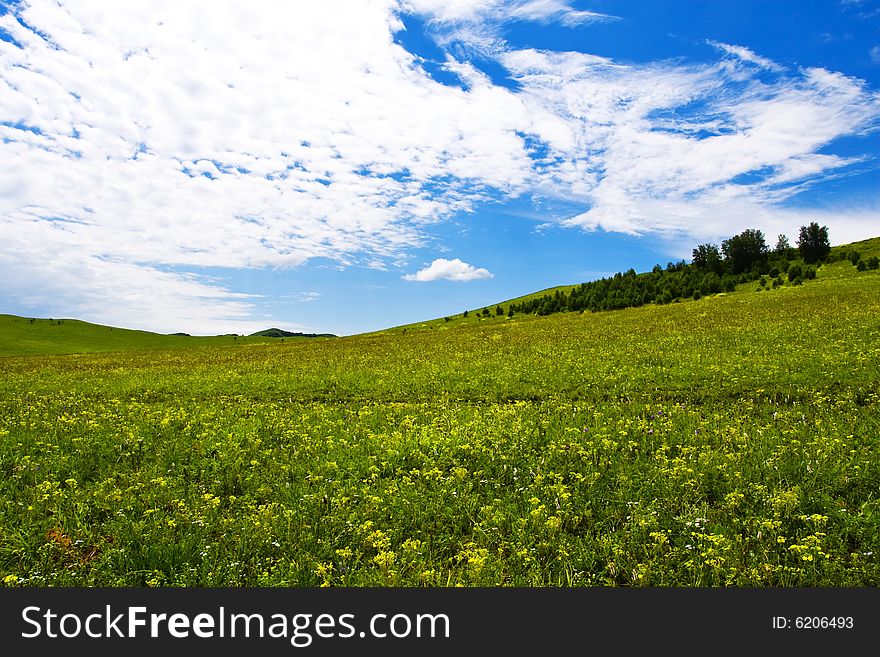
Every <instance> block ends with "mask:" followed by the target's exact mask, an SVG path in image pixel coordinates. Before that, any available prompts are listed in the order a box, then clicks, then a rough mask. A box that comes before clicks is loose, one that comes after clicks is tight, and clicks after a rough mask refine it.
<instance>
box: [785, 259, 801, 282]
mask: <svg viewBox="0 0 880 657" xmlns="http://www.w3.org/2000/svg"><path fill="white" fill-rule="evenodd" d="M802 273H803V271H802V270H801V266H800V265H799V264H797V263H795V264H793V265H792V266H791V267H789V268H788V280H790V281H791V282H792V283H793V282H794V281H795V279H797V278H800V277H801V274H802Z"/></svg>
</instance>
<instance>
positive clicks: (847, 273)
mask: <svg viewBox="0 0 880 657" xmlns="http://www.w3.org/2000/svg"><path fill="white" fill-rule="evenodd" d="M852 251H857V252H858V253H859V254H860V255H861V257H862V260H867V259H868V258H870V257H871V256H875V257H880V237H873V238H869V239H866V240H861V241H858V242H852V243H849V244H841V245H838V246H834V247H832V248H831V259H832V260H834V262H831V263H830V264H824V265H822V266H821V267H820V268H819V271H818V275H817V279H824V280H827V279H829V278H849V277H854V276H858V275H861V273H862V272H858V271H857V269H856V268H855V266H854V265H852V264H851V263H849V262H848V261H847V260H845V259H844V260H840V259H839V258H841V256H845V255H846V254H848V253H850V252H852ZM577 287H579V284H575V285H560V286H557V287H551V288H547V289H545V290H539V291H537V292H530V293H528V294H524V295H521V296H518V297H514V298H511V299H505V300H503V301H497V302H493V303H489V304H486V305H485V306H481V307H479V308H474V309H472V310H471V311H470V312H469V313H468V315H467V317H465V316H464V314H463V313H459V314H455V315H448V316H446V317H435V318H433V319H428V320H423V321H419V322H412V323H410V324H402V325H400V326H394V327H390V328H387V329H382V330H380V331H375V332H374V333H385V332H391V333H397V332H401V333H405V332H411V331H420V330H434V329H440V330H446V329H450V328H453V327H456V326H462V325H467V326H473V325H476V324H478V323H481V322H489V323H499V322H505V321H522V320H523V319H525V317H523V315H517V316H515V317H514V318H509V317H507V315H506V310H507V309H508V308H510V306H511V304H517V305H521V304H523V303H524V302H527V301H531V300H533V299H536V298H538V297H542V296H544V295H552V294H554V293H556V292H560V293H563V294H565V293H569V292H571V291H572V290H574V289H575V288H577ZM756 288H757V286H756V284H755V283H754V282H748V283H743V284H740V285H738V286H737V287H736V290H735V291H734V292H732V294H749V293H753V292H756V291H757V289H756ZM767 291H770V290H767ZM722 294H724V295H726V294H731V293H722ZM686 302H687V301H686ZM499 306H500V307H501V308H502V309H504V311H505V312H504V313H502V314H501V315H496V313H495V309H496V308H497V307H499ZM483 308H485V309H488V310H489V315H488V316H481V315H479V314H478V312H479V311H481V310H482V309H483Z"/></svg>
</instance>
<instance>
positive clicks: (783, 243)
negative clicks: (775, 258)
mask: <svg viewBox="0 0 880 657" xmlns="http://www.w3.org/2000/svg"><path fill="white" fill-rule="evenodd" d="M790 248H791V245H790V244H789V243H788V238H787V237H786V236H785V235H782V234H780V235H779V237H778V238H777V240H776V246H775V247H774V248H773V253H776V254H777V255H785V254H786V253H788V250H789V249H790Z"/></svg>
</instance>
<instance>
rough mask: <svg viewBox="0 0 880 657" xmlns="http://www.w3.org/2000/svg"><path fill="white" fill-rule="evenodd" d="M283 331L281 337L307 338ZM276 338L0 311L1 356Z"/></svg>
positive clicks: (212, 344)
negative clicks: (175, 330)
mask: <svg viewBox="0 0 880 657" xmlns="http://www.w3.org/2000/svg"><path fill="white" fill-rule="evenodd" d="M270 331H278V329H270ZM284 333H285V335H284V336H283V337H288V335H289V336H290V337H310V336H304V335H302V334H299V335H297V334H287V333H286V332H284ZM275 337H276V336H271V335H270V336H266V335H259V334H255V335H251V336H243V335H236V334H228V335H212V336H191V335H187V334H186V333H173V334H170V335H165V334H162V333H152V332H150V331H137V330H132V329H125V328H118V327H114V326H103V325H101V324H92V323H90V322H83V321H80V320H77V319H55V318H49V319H39V318H35V317H18V316H16V315H4V314H0V357H3V356H33V355H44V354H45V355H49V354H78V353H95V352H111V351H145V350H157V349H185V348H192V347H220V346H233V345H249V344H260V343H264V344H265V343H271V342H275Z"/></svg>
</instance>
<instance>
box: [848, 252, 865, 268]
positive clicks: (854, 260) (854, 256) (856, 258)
mask: <svg viewBox="0 0 880 657" xmlns="http://www.w3.org/2000/svg"><path fill="white" fill-rule="evenodd" d="M861 257H862V254H861V253H859V252H858V251H850V252H849V261H850V262H851V263H853V265H856V263H857V262H858V261H859V259H860V258H861Z"/></svg>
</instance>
